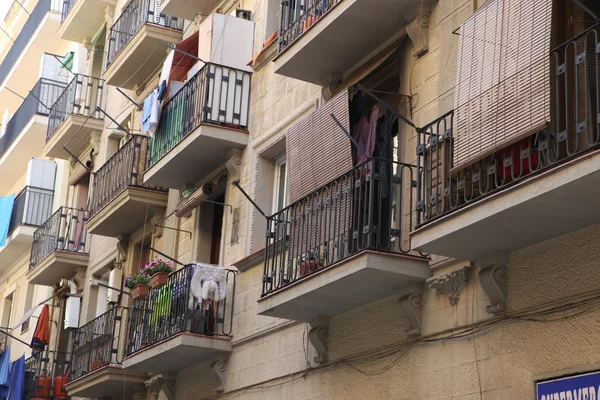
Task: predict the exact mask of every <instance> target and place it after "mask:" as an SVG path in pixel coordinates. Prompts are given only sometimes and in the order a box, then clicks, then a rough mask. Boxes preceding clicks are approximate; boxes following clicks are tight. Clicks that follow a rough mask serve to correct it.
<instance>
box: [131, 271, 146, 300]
mask: <svg viewBox="0 0 600 400" xmlns="http://www.w3.org/2000/svg"><path fill="white" fill-rule="evenodd" d="M148 283H150V276H149V275H147V274H146V273H145V272H144V270H140V271H138V273H137V274H135V275H128V276H127V278H126V279H125V286H127V287H128V288H129V289H131V298H132V299H133V300H137V299H143V298H146V297H148V293H149V289H150V288H149V286H148Z"/></svg>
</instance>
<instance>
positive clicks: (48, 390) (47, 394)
mask: <svg viewBox="0 0 600 400" xmlns="http://www.w3.org/2000/svg"><path fill="white" fill-rule="evenodd" d="M68 370H69V354H67V353H60V352H53V351H40V352H38V353H35V354H34V355H32V356H31V357H29V358H28V359H26V360H25V385H24V387H23V399H24V400H33V399H69V396H68V394H67V391H66V390H65V384H66V383H67V371H68Z"/></svg>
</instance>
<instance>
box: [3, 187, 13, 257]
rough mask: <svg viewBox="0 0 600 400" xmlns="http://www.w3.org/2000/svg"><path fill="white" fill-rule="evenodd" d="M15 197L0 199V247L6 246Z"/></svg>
mask: <svg viewBox="0 0 600 400" xmlns="http://www.w3.org/2000/svg"><path fill="white" fill-rule="evenodd" d="M14 202H15V195H14V194H11V195H9V196H4V197H0V247H2V246H4V245H5V244H6V236H8V226H9V225H10V216H11V215H12V209H13V203H14Z"/></svg>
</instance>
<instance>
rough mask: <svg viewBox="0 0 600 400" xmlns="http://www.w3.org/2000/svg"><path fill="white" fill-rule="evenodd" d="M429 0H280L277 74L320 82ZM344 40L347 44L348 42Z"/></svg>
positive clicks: (395, 30) (391, 36)
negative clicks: (281, 1)
mask: <svg viewBox="0 0 600 400" xmlns="http://www.w3.org/2000/svg"><path fill="white" fill-rule="evenodd" d="M432 3H433V1H432V0H426V1H421V0H399V1H390V0H326V1H320V0H306V1H292V2H288V1H284V2H283V3H282V8H281V13H280V37H279V55H278V56H277V58H275V72H276V73H277V74H281V75H285V76H289V77H291V78H296V79H300V80H302V81H306V82H310V83H314V84H317V85H325V84H327V83H328V82H329V81H330V80H331V79H335V78H341V77H342V76H343V75H344V74H345V73H347V72H348V71H350V70H351V69H352V68H354V67H356V66H357V65H358V64H359V63H360V62H361V61H362V60H364V59H366V58H367V57H369V56H370V55H372V53H373V52H375V51H376V50H377V49H381V48H383V47H384V46H386V45H390V44H391V42H390V40H392V41H393V40H397V39H398V34H399V32H401V31H402V30H403V28H405V27H406V26H407V24H408V23H409V22H410V21H411V20H413V19H414V18H415V17H417V15H418V14H419V11H420V10H423V9H428V8H429V7H430V6H431V5H432ZM348 43H352V45H351V46H348Z"/></svg>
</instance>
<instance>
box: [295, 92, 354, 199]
mask: <svg viewBox="0 0 600 400" xmlns="http://www.w3.org/2000/svg"><path fill="white" fill-rule="evenodd" d="M331 114H334V115H335V116H336V118H337V119H338V120H339V121H340V122H341V123H342V125H343V126H344V127H345V128H346V130H347V131H348V132H350V117H349V114H348V91H344V92H342V93H340V94H339V95H337V96H336V97H334V98H333V99H331V100H330V101H329V102H327V103H326V104H324V105H323V106H322V107H321V108H319V109H318V110H316V111H315V112H313V113H312V114H311V115H309V116H308V117H306V118H305V119H303V120H302V121H300V122H299V123H298V124H297V125H295V126H294V127H292V128H291V129H290V130H289V131H288V132H287V133H286V162H287V170H288V182H289V192H290V201H291V202H294V201H296V200H299V199H301V198H302V197H304V196H306V195H308V194H310V193H311V192H313V191H315V190H316V189H318V188H319V187H321V186H323V185H325V184H326V183H328V182H330V181H331V180H333V179H335V178H337V177H338V176H340V175H342V174H344V173H346V172H348V171H349V170H350V169H352V152H351V144H350V140H349V139H348V137H347V136H346V135H345V134H344V132H343V131H342V129H340V127H339V126H338V125H337V124H336V123H335V121H334V120H333V118H331Z"/></svg>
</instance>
